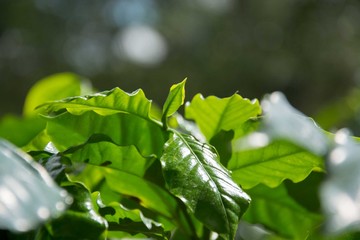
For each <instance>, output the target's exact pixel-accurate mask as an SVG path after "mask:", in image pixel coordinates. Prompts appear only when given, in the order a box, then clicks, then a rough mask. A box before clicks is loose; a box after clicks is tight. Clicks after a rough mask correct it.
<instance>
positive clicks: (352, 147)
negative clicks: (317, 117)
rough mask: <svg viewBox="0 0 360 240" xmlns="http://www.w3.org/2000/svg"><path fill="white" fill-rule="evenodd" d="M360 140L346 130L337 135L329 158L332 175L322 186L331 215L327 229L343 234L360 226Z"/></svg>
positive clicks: (323, 202)
mask: <svg viewBox="0 0 360 240" xmlns="http://www.w3.org/2000/svg"><path fill="white" fill-rule="evenodd" d="M359 155H360V144H359V142H356V141H354V140H353V139H352V138H351V137H350V136H349V132H348V131H346V130H340V131H339V132H337V133H336V135H335V147H334V149H333V150H332V151H331V152H330V154H329V158H328V161H327V169H328V171H329V176H328V179H327V180H326V181H325V182H324V183H323V185H322V186H321V188H320V197H321V203H322V206H323V209H324V213H325V214H326V216H327V222H326V229H325V230H326V231H327V232H328V233H330V234H336V235H338V234H341V233H347V232H351V231H358V230H359V228H360V224H359V222H360V204H359V203H360V200H359V196H360V175H359V172H360V162H359Z"/></svg>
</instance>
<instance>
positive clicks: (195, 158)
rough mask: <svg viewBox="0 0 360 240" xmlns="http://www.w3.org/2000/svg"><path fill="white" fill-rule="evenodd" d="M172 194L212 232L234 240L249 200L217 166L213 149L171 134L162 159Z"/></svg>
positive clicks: (226, 172) (226, 173) (222, 169)
mask: <svg viewBox="0 0 360 240" xmlns="http://www.w3.org/2000/svg"><path fill="white" fill-rule="evenodd" d="M161 163H162V166H163V174H164V178H165V181H166V183H167V185H168V188H169V190H170V192H171V193H172V194H174V195H175V196H177V197H178V198H180V199H181V200H182V201H183V202H184V203H185V204H186V206H187V207H188V208H189V209H190V210H191V211H192V212H193V213H194V214H195V216H196V217H197V218H198V219H199V220H200V221H201V222H203V223H204V224H205V225H206V226H207V227H209V228H210V229H211V230H213V231H215V232H217V233H219V234H221V236H222V237H223V238H225V239H233V238H234V236H235V232H236V229H237V226H238V223H239V220H240V217H241V215H242V214H243V213H244V212H245V210H246V209H247V207H248V204H249V202H250V198H249V197H248V195H247V194H246V193H244V192H243V191H242V190H241V189H240V188H239V187H238V186H237V185H236V184H235V183H234V182H233V181H232V179H231V177H230V175H229V172H228V171H227V170H226V169H225V168H224V167H222V166H221V165H220V163H219V160H218V156H217V154H216V152H215V150H214V149H213V148H211V147H210V146H209V145H207V144H202V143H200V142H198V141H196V140H195V139H194V138H193V137H191V136H189V135H180V134H179V133H176V132H174V133H172V135H171V137H170V139H169V141H168V142H167V143H166V145H165V148H164V154H163V156H162V157H161Z"/></svg>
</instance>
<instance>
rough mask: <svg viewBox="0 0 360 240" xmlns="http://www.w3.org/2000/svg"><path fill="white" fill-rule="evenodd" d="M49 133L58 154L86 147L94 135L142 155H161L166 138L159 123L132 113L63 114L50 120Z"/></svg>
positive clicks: (47, 129)
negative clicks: (69, 149) (132, 148)
mask: <svg viewBox="0 0 360 240" xmlns="http://www.w3.org/2000/svg"><path fill="white" fill-rule="evenodd" d="M47 120H48V122H47V128H46V133H47V135H48V136H49V137H50V140H51V141H52V143H53V144H54V145H55V146H56V148H57V149H59V151H65V150H67V149H68V148H70V147H73V146H78V145H81V144H84V143H85V142H87V141H88V139H89V138H90V137H91V136H92V135H94V134H103V135H105V136H108V137H109V138H110V139H111V140H112V141H113V142H114V143H116V144H117V145H119V146H131V145H133V146H135V147H136V148H137V149H138V151H139V153H140V154H141V155H142V156H152V155H153V154H155V155H156V156H161V154H162V149H163V146H164V143H165V141H166V139H167V136H166V135H167V132H165V131H164V130H163V129H162V128H161V126H160V125H158V124H157V123H155V122H153V121H151V120H146V119H144V118H140V117H138V116H137V115H133V114H120V113H118V114H112V115H108V116H102V115H98V114H96V113H94V112H92V111H88V112H85V113H83V114H82V115H72V114H70V113H63V114H61V115H59V116H57V117H53V118H48V119H47Z"/></svg>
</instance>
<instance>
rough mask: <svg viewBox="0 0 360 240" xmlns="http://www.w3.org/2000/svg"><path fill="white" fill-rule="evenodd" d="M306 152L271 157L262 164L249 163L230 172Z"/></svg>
mask: <svg viewBox="0 0 360 240" xmlns="http://www.w3.org/2000/svg"><path fill="white" fill-rule="evenodd" d="M303 152H305V151H303V150H297V151H294V152H292V153H288V154H284V155H281V157H271V158H269V159H266V160H262V161H261V162H252V163H248V164H245V165H242V166H240V167H237V168H231V169H229V170H234V171H236V170H238V169H243V168H248V167H251V166H253V165H259V164H261V163H265V162H270V161H276V160H277V159H279V158H285V157H288V156H291V155H297V154H300V153H303Z"/></svg>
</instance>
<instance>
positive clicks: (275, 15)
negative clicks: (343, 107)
mask: <svg viewBox="0 0 360 240" xmlns="http://www.w3.org/2000/svg"><path fill="white" fill-rule="evenodd" d="M359 25H360V3H359V2H358V1H355V0H349V1H343V0H339V1H334V0H328V1H325V0H323V1H310V0H305V1H299V0H291V1H285V0H275V1H271V2H264V1H259V0H251V1H250V0H242V1H235V0H224V1H214V0H184V1H171V0H170V1H158V0H109V1H94V0H92V1H84V0H82V1H71V0H18V1H11V0H2V1H1V2H0V86H1V87H0V102H1V105H0V115H3V114H4V113H6V112H15V113H20V112H21V104H22V102H23V101H24V96H25V93H26V92H27V91H28V89H29V88H30V86H31V85H33V84H34V82H35V81H36V80H38V79H41V78H43V77H44V76H47V75H49V74H53V73H57V72H63V71H70V72H75V73H77V74H80V75H83V76H86V77H88V78H90V79H91V80H92V81H93V83H94V86H95V87H96V88H98V89H111V88H113V87H115V86H120V87H121V88H122V89H124V90H128V91H132V90H134V89H137V88H140V87H141V88H143V89H144V91H145V92H147V93H148V95H149V96H148V97H149V98H150V99H154V100H155V101H156V102H158V103H159V104H162V103H163V102H164V100H165V98H166V95H165V93H164V91H161V90H162V89H163V87H162V88H159V87H157V86H159V85H158V84H159V83H160V84H161V85H166V86H169V87H170V85H171V84H172V83H173V82H174V81H180V80H181V79H184V78H185V77H188V78H189V81H188V89H189V90H188V95H187V96H188V97H189V98H190V97H191V96H193V95H194V93H198V92H201V93H203V94H204V95H210V94H213V95H217V96H220V97H225V96H230V95H232V94H233V93H234V91H236V90H239V93H240V94H242V95H244V96H248V97H250V98H252V97H256V96H262V95H263V94H264V93H268V92H272V91H274V90H279V91H282V92H284V93H285V95H286V96H288V98H289V101H290V102H292V103H293V104H294V105H295V106H296V107H297V108H299V109H300V110H302V111H303V112H305V113H306V114H310V115H312V114H313V113H314V112H316V111H317V110H318V109H319V108H320V107H322V106H324V105H327V103H328V102H329V101H330V102H331V101H335V100H336V99H337V98H340V97H341V96H344V95H345V94H346V93H347V92H348V91H349V89H351V88H354V87H356V86H357V84H358V82H359V78H360V68H359V66H360V65H359V64H360V58H358V54H357V53H358V50H359V48H360V41H359V37H360V34H359V33H360V26H359ZM129 39H130V40H129ZM134 39H135V40H134ZM132 40H133V41H132Z"/></svg>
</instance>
